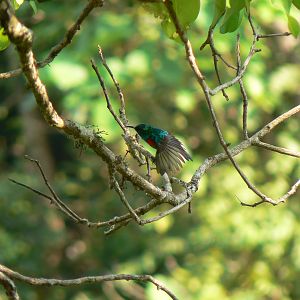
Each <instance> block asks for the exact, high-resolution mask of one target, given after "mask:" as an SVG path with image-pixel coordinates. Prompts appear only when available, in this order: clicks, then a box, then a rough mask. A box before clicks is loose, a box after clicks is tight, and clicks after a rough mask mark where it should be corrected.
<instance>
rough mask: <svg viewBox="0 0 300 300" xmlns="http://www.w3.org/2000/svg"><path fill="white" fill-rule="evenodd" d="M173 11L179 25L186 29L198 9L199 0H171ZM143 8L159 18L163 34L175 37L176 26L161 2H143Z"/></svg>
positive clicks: (193, 19) (197, 12) (196, 14)
mask: <svg viewBox="0 0 300 300" xmlns="http://www.w3.org/2000/svg"><path fill="white" fill-rule="evenodd" d="M172 4H173V8H174V11H175V13H176V15H177V18H178V20H179V22H180V25H181V26H182V27H183V29H184V30H186V29H187V28H188V27H189V26H190V24H191V23H192V22H194V21H195V20H196V18H197V16H198V14H199V11H200V0H189V1H186V0H173V1H172ZM143 6H144V8H145V9H146V10H147V11H149V12H150V13H152V14H153V15H154V16H155V17H156V18H160V19H161V20H162V21H161V25H162V28H163V31H164V32H165V34H166V35H167V36H168V37H169V38H171V39H176V38H177V34H176V28H175V25H174V24H173V22H172V20H171V18H170V16H169V13H168V11H167V9H166V7H165V6H164V5H163V4H162V3H145V4H143Z"/></svg>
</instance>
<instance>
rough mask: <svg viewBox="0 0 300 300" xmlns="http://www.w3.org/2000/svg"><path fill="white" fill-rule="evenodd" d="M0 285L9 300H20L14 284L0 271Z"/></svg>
mask: <svg viewBox="0 0 300 300" xmlns="http://www.w3.org/2000/svg"><path fill="white" fill-rule="evenodd" d="M0 268H1V265H0ZM0 284H1V285H2V286H3V287H4V289H5V293H6V295H7V297H8V299H9V300H20V297H19V295H18V292H17V289H16V286H15V284H14V282H13V281H12V280H11V279H10V278H9V277H8V276H7V275H5V272H2V271H0Z"/></svg>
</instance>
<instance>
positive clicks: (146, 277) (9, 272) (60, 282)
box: [0, 264, 178, 300]
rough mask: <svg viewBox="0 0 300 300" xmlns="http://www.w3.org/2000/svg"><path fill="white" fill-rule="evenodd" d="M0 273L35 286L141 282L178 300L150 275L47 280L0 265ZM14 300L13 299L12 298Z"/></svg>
mask: <svg viewBox="0 0 300 300" xmlns="http://www.w3.org/2000/svg"><path fill="white" fill-rule="evenodd" d="M0 272H2V273H4V274H5V275H6V276H7V277H9V278H10V279H14V280H18V281H21V282H24V283H28V284H30V285H36V286H56V285H59V286H74V285H81V284H86V283H102V282H105V281H118V280H126V281H128V280H134V281H141V282H150V283H152V284H154V285H155V286H156V287H157V289H158V290H162V291H164V292H165V293H166V294H167V295H168V296H169V297H170V298H171V299H173V300H178V298H177V297H176V296H175V295H174V294H173V292H171V291H170V290H169V289H168V288H167V287H166V286H165V285H164V284H162V283H161V282H160V281H158V280H157V279H155V278H154V277H152V276H151V275H135V274H109V275H102V276H86V277H80V278H75V279H47V278H34V277H29V276H25V275H22V274H20V273H18V272H15V271H13V270H11V269H9V268H7V267H6V266H3V265H1V264H0ZM12 299H14V298H12Z"/></svg>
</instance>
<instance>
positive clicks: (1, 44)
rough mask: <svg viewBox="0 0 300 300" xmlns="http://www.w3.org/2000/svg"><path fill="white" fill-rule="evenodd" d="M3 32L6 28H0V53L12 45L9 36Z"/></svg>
mask: <svg viewBox="0 0 300 300" xmlns="http://www.w3.org/2000/svg"><path fill="white" fill-rule="evenodd" d="M3 32H4V28H0V51H3V50H4V49H6V48H7V47H8V46H9V44H10V42H9V39H8V36H7V35H5V34H4V33H3Z"/></svg>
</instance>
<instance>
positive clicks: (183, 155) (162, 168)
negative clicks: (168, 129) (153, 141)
mask: <svg viewBox="0 0 300 300" xmlns="http://www.w3.org/2000/svg"><path fill="white" fill-rule="evenodd" d="M187 160H192V158H191V156H190V155H189V154H188V152H187V150H186V149H185V147H184V146H183V144H182V143H181V142H180V141H179V140H177V139H176V138H175V137H174V136H173V135H170V134H169V135H167V136H166V137H165V138H164V139H163V140H162V141H161V142H160V143H159V145H158V147H157V152H156V157H155V164H156V168H157V172H158V173H160V174H161V175H163V174H164V173H165V172H167V173H168V174H170V173H175V172H177V171H179V170H180V168H182V165H183V163H185V162H186V161H187Z"/></svg>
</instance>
